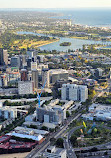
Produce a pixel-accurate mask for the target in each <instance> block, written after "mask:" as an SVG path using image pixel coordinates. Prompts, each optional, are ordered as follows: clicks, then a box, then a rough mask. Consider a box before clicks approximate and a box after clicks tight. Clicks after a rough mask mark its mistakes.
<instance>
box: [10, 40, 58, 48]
mask: <svg viewBox="0 0 111 158" xmlns="http://www.w3.org/2000/svg"><path fill="white" fill-rule="evenodd" d="M56 41H57V40H55V39H50V40H46V41H43V40H41V41H37V40H35V39H34V40H29V39H25V40H24V41H22V40H17V41H15V42H14V44H13V45H12V47H11V49H12V50H15V49H27V47H29V48H31V47H33V48H37V47H40V46H43V45H47V44H50V43H53V42H56Z"/></svg>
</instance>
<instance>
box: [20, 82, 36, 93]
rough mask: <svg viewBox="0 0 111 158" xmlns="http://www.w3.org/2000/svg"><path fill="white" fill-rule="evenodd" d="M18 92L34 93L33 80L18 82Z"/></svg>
mask: <svg viewBox="0 0 111 158" xmlns="http://www.w3.org/2000/svg"><path fill="white" fill-rule="evenodd" d="M18 93H19V94H32V93H33V82H32V81H25V82H24V81H19V82H18Z"/></svg>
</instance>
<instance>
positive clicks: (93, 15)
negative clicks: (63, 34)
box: [0, 8, 111, 28]
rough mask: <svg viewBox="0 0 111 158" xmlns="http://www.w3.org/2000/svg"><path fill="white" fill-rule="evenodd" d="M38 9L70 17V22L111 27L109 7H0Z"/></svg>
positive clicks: (62, 17) (110, 10) (66, 17)
mask: <svg viewBox="0 0 111 158" xmlns="http://www.w3.org/2000/svg"><path fill="white" fill-rule="evenodd" d="M4 10H8V11H10V10H11V11H18V10H22V11H23V10H24V11H25V10H26V11H28V10H29V11H39V12H55V13H59V14H60V15H62V16H57V17H53V18H59V19H60V18H61V19H71V20H72V23H76V24H81V25H88V26H97V27H102V26H106V27H110V28H111V8H81V9H80V8H78V9H77V8H76V9H31V8H30V9H0V11H4Z"/></svg>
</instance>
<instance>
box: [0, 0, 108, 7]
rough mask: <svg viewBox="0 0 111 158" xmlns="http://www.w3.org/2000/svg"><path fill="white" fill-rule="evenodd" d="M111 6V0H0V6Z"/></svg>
mask: <svg viewBox="0 0 111 158" xmlns="http://www.w3.org/2000/svg"><path fill="white" fill-rule="evenodd" d="M81 7H82V8H88V7H111V0H0V8H81Z"/></svg>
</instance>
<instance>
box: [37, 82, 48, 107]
mask: <svg viewBox="0 0 111 158" xmlns="http://www.w3.org/2000/svg"><path fill="white" fill-rule="evenodd" d="M46 82H47V79H46V80H45V82H44V85H43V87H41V93H40V94H39V93H38V92H37V99H38V107H39V108H40V106H41V105H40V97H41V95H42V92H43V89H44V87H45V85H46Z"/></svg>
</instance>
